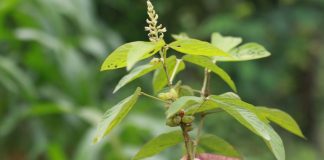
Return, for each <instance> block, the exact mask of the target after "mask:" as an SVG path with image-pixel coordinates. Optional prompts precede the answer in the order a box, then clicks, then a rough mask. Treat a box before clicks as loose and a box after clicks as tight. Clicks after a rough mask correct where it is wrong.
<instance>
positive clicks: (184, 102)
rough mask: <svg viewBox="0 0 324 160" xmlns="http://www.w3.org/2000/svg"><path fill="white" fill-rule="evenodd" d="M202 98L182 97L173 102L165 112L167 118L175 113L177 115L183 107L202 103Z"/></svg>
mask: <svg viewBox="0 0 324 160" xmlns="http://www.w3.org/2000/svg"><path fill="white" fill-rule="evenodd" d="M202 101H203V98H201V97H195V96H183V97H180V98H179V99H177V100H176V101H175V102H173V103H172V104H171V105H170V107H169V109H168V110H167V111H166V115H167V118H170V117H172V116H173V115H175V114H176V113H178V112H179V111H180V110H181V109H184V108H185V107H188V106H191V105H192V104H199V103H202Z"/></svg>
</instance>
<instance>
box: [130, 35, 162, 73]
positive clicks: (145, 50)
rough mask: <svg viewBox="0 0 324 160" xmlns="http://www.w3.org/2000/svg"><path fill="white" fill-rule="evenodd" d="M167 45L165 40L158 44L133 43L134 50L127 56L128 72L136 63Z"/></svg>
mask: <svg viewBox="0 0 324 160" xmlns="http://www.w3.org/2000/svg"><path fill="white" fill-rule="evenodd" d="M164 45H165V42H164V41H163V40H160V41H158V42H141V43H133V44H132V48H131V50H130V52H129V53H128V56H127V70H130V69H131V68H132V67H133V66H134V65H135V64H136V62H138V61H140V60H142V59H143V57H145V58H147V57H150V56H152V55H154V54H155V53H157V52H158V51H159V50H161V48H162V47H163V46H164Z"/></svg>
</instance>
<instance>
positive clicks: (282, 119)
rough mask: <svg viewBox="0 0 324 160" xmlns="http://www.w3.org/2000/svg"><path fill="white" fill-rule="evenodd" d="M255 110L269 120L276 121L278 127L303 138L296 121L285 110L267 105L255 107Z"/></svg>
mask: <svg viewBox="0 0 324 160" xmlns="http://www.w3.org/2000/svg"><path fill="white" fill-rule="evenodd" d="M257 110H258V112H259V113H260V114H263V115H264V116H265V117H266V118H267V119H268V120H270V121H271V122H274V123H276V124H277V125H279V126H280V127H282V128H284V129H286V130H287V131H289V132H291V133H293V134H295V135H297V136H299V137H302V138H305V136H304V135H303V133H302V131H301V130H300V128H299V126H298V124H297V123H296V121H295V120H294V119H293V118H292V117H291V116H290V115H289V114H287V113H286V112H284V111H281V110H279V109H272V108H267V107H257Z"/></svg>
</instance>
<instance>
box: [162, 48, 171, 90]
mask: <svg viewBox="0 0 324 160" xmlns="http://www.w3.org/2000/svg"><path fill="white" fill-rule="evenodd" d="M167 50H168V48H167V47H163V48H162V51H160V56H161V58H162V65H163V70H164V72H165V76H166V78H167V80H168V86H169V87H170V88H172V81H171V79H170V75H169V73H168V69H167V64H166V52H167Z"/></svg>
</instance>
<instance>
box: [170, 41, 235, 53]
mask: <svg viewBox="0 0 324 160" xmlns="http://www.w3.org/2000/svg"><path fill="white" fill-rule="evenodd" d="M169 46H170V47H171V48H172V49H174V50H176V51H178V52H181V53H185V54H191V55H203V56H225V57H226V56H230V55H229V54H227V53H225V52H223V51H222V50H220V49H218V48H217V47H215V46H213V45H212V44H210V43H208V42H204V41H200V40H196V39H180V40H177V41H175V42H172V43H170V44H169Z"/></svg>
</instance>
